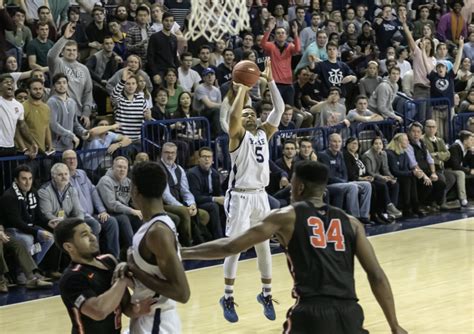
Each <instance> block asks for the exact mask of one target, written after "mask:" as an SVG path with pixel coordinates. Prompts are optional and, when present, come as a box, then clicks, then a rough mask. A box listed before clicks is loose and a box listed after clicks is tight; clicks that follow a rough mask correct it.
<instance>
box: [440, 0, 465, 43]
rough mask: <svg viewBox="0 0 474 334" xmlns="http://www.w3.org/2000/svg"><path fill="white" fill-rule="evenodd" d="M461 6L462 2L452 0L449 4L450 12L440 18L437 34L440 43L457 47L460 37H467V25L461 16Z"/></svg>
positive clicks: (460, 0) (461, 0)
mask: <svg viewBox="0 0 474 334" xmlns="http://www.w3.org/2000/svg"><path fill="white" fill-rule="evenodd" d="M463 6H464V1H463V0H453V1H451V2H450V3H449V8H450V9H451V11H450V12H448V13H446V14H444V15H443V16H441V18H440V20H439V22H438V30H437V32H438V36H439V37H440V38H441V41H442V42H445V43H447V44H449V45H458V41H459V38H460V37H464V38H465V37H467V24H466V21H465V20H464V18H463V17H462V15H461V9H462V7H463Z"/></svg>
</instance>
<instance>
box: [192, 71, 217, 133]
mask: <svg viewBox="0 0 474 334" xmlns="http://www.w3.org/2000/svg"><path fill="white" fill-rule="evenodd" d="M202 74H203V81H204V82H203V83H202V84H200V85H199V86H198V87H197V88H196V92H195V93H194V99H193V110H194V111H196V112H198V113H199V115H200V116H204V117H206V118H207V119H208V120H209V123H210V126H211V136H212V138H215V137H216V136H217V134H218V133H219V131H220V130H219V129H220V126H219V113H220V107H221V103H222V97H221V92H220V90H219V89H218V88H217V87H215V86H214V85H213V83H214V81H215V80H216V74H215V71H214V70H213V69H212V68H210V67H209V68H207V69H205V70H204V71H203V73H202Z"/></svg>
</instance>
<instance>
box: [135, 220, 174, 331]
mask: <svg viewBox="0 0 474 334" xmlns="http://www.w3.org/2000/svg"><path fill="white" fill-rule="evenodd" d="M155 223H162V224H165V225H166V226H168V227H169V228H170V229H171V230H172V231H173V234H174V235H175V238H176V244H177V245H178V233H177V232H176V226H175V225H174V223H173V221H172V220H171V218H170V217H169V216H167V215H164V214H163V215H157V216H155V217H153V218H152V219H151V220H150V221H148V222H147V223H145V224H143V225H142V226H141V227H140V229H139V230H138V231H137V233H136V234H135V235H134V236H133V246H132V249H133V259H134V260H135V263H136V264H137V266H138V267H139V268H140V269H141V270H143V271H144V272H146V273H148V274H150V275H156V276H158V277H159V278H161V279H166V278H165V277H164V276H163V274H162V273H161V270H160V268H159V267H158V266H157V265H152V264H149V263H148V262H146V261H145V260H144V259H143V258H142V257H141V255H140V252H139V246H140V243H141V241H142V240H143V237H144V236H145V234H146V232H147V231H148V230H149V229H150V227H151V226H152V225H153V224H155ZM176 252H177V253H178V257H179V258H180V259H181V255H180V253H179V249H178V250H177V251H176ZM134 283H135V287H134V290H133V294H132V303H136V302H137V301H140V300H144V299H146V298H150V297H155V296H156V293H155V291H153V290H150V289H149V288H147V287H146V286H145V285H144V284H143V283H141V282H140V281H138V280H136V279H134ZM157 309H160V312H161V313H162V314H163V313H164V312H166V311H175V309H176V302H175V301H174V300H172V299H170V298H168V297H165V296H162V295H160V296H156V303H155V304H153V306H152V310H151V311H150V313H149V314H147V315H144V316H141V317H139V318H134V319H131V321H130V333H133V334H135V333H137V334H138V333H151V330H152V328H151V327H153V326H154V325H153V323H154V321H153V319H154V318H155V317H156V310H157ZM176 317H177V314H176ZM176 326H179V318H178V323H177V325H176ZM147 327H150V328H147ZM179 331H180V329H179V328H175V332H176V333H178V332H179ZM160 333H161V332H160Z"/></svg>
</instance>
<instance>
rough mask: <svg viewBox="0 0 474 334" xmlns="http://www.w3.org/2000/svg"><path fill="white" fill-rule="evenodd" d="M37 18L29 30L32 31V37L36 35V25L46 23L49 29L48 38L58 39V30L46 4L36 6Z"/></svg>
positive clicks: (54, 40)
mask: <svg viewBox="0 0 474 334" xmlns="http://www.w3.org/2000/svg"><path fill="white" fill-rule="evenodd" d="M37 13H38V20H35V21H34V22H33V23H32V24H31V25H30V27H31V31H32V33H33V37H36V32H37V31H38V29H37V28H38V26H39V25H40V24H47V25H48V28H49V31H48V39H49V40H51V41H53V42H56V41H57V40H58V31H57V30H56V26H55V25H54V23H53V22H52V17H51V10H50V9H49V7H48V6H40V7H39V8H38V11H37Z"/></svg>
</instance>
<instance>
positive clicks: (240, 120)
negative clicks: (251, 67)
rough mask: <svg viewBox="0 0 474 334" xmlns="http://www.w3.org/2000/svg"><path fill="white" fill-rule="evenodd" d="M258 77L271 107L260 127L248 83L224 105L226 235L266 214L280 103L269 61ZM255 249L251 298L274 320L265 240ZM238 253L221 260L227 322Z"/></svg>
mask: <svg viewBox="0 0 474 334" xmlns="http://www.w3.org/2000/svg"><path fill="white" fill-rule="evenodd" d="M262 75H263V76H264V77H265V78H266V79H267V81H268V85H269V88H270V93H271V98H272V102H273V106H274V108H273V110H272V111H271V113H270V115H269V116H268V119H267V121H266V122H265V123H263V124H262V126H261V127H257V114H256V112H255V110H254V109H253V108H252V107H251V106H244V103H245V101H246V100H248V97H247V92H248V91H249V90H250V89H251V87H247V86H245V85H243V84H239V83H236V82H235V81H234V82H233V83H232V84H233V85H234V87H235V86H236V87H238V90H237V95H236V96H235V99H234V101H233V103H232V106H231V108H230V115H229V126H228V133H229V151H230V156H231V164H232V168H231V171H230V176H229V189H228V190H227V193H226V198H225V202H224V208H225V210H226V214H227V226H226V235H227V236H229V237H230V236H234V235H237V234H239V233H241V232H243V231H245V230H247V229H249V228H250V227H252V226H253V225H255V224H257V223H258V222H259V221H261V220H262V219H263V218H264V217H265V216H266V215H267V214H268V213H269V212H270V205H269V203H268V196H267V193H266V192H265V187H266V186H267V185H268V183H269V179H270V170H269V164H268V162H269V159H270V155H269V147H268V142H269V140H270V138H271V137H272V136H273V134H274V133H275V132H276V131H277V130H278V125H279V124H280V119H281V116H282V115H283V112H284V109H285V104H284V102H283V99H282V97H281V95H280V92H279V91H278V88H277V86H276V84H275V82H274V81H273V77H272V69H271V62H270V61H269V60H268V61H267V64H266V68H265V71H264V72H263V73H262ZM231 89H232V88H231ZM225 118H226V117H225V116H224V119H225ZM224 129H225V127H224ZM255 251H256V253H257V259H258V268H259V271H260V274H261V281H262V292H261V293H259V294H258V296H257V301H258V302H259V303H260V304H262V305H263V308H264V315H265V316H266V317H267V318H268V319H269V320H275V310H274V308H273V300H272V295H271V281H272V279H271V277H272V259H271V253H270V245H269V241H268V240H267V241H265V242H262V243H260V244H258V245H256V246H255ZM239 256H240V254H236V255H233V256H229V257H227V258H226V259H225V261H224V281H225V291H224V296H223V297H222V298H221V299H220V304H221V306H222V308H223V310H224V318H225V319H226V320H228V321H230V322H237V321H238V320H239V318H238V316H237V313H236V311H235V307H234V306H235V303H234V297H233V290H234V289H233V286H234V282H235V277H236V273H237V262H238V259H239Z"/></svg>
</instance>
